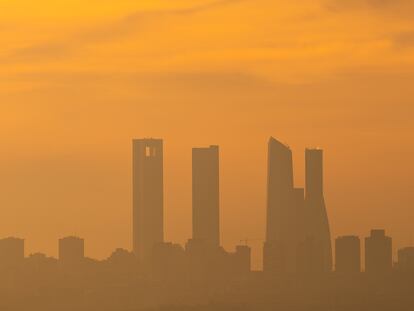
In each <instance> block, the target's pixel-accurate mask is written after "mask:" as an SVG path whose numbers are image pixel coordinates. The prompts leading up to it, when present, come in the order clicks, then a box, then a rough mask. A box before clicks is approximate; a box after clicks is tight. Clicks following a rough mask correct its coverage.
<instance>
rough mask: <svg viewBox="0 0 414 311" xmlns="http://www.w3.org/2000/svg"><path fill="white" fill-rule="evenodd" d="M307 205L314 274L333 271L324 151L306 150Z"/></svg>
mask: <svg viewBox="0 0 414 311" xmlns="http://www.w3.org/2000/svg"><path fill="white" fill-rule="evenodd" d="M305 161H306V178H305V179H306V181H305V182H306V195H305V205H306V209H307V213H308V214H309V222H310V223H309V232H308V235H309V237H310V238H311V240H312V241H313V242H312V243H313V250H312V256H315V257H314V260H313V263H314V266H313V267H312V268H311V269H312V270H313V272H330V271H331V270H332V246H331V234H330V228H329V221H328V215H327V212H326V206H325V199H324V193H323V151H322V150H320V149H306V152H305Z"/></svg>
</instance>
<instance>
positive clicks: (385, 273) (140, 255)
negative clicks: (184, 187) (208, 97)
mask: <svg viewBox="0 0 414 311" xmlns="http://www.w3.org/2000/svg"><path fill="white" fill-rule="evenodd" d="M219 159H220V155H219V147H218V146H214V145H213V146H209V147H205V148H193V150H192V236H191V238H190V239H189V240H188V241H187V243H186V244H185V245H184V246H182V245H180V244H176V243H172V242H168V241H166V240H165V236H164V167H163V165H164V164H163V163H164V159H163V141H162V140H160V139H136V140H133V161H132V162H133V165H132V166H133V174H132V175H133V187H132V189H133V213H132V216H133V228H132V249H131V250H125V249H116V250H115V251H114V252H113V253H112V254H111V255H110V256H109V257H108V258H106V259H105V260H100V261H98V260H94V259H91V258H88V257H87V256H86V254H87V252H85V241H84V240H83V239H82V238H79V237H76V236H69V237H64V238H62V239H59V241H58V243H57V248H58V258H57V259H55V258H52V257H48V256H46V255H45V254H41V253H36V254H31V255H29V256H25V240H23V239H18V238H13V237H10V238H5V239H0V276H1V277H2V280H3V281H0V310H3V309H4V310H27V307H28V306H30V308H31V309H33V310H42V311H45V310H62V311H65V310H85V311H86V310H88V311H91V310H146V309H145V308H147V309H149V310H154V308H155V307H159V306H162V305H168V304H174V305H178V306H181V305H186V304H188V305H193V306H195V305H203V304H205V303H206V302H208V301H210V302H211V301H221V302H222V303H223V304H224V306H225V307H223V310H227V309H229V306H238V307H240V306H241V304H242V303H243V305H245V307H244V308H241V309H240V310H271V309H272V310H273V309H281V310H321V311H324V310H360V309H361V308H362V309H361V310H374V309H375V310H378V311H379V310H391V309H392V310H403V309H401V308H394V306H395V305H394V304H393V303H394V302H395V297H399V299H400V301H401V304H403V305H404V306H407V305H410V306H411V305H412V306H413V307H414V299H411V297H414V295H411V294H410V293H409V289H410V288H414V247H406V248H402V249H400V250H399V251H398V258H397V261H396V262H394V261H393V248H392V239H391V237H389V236H387V234H386V232H385V230H381V229H375V230H372V231H371V233H370V235H369V236H368V237H366V238H365V240H364V241H363V245H362V243H361V240H360V238H359V237H358V236H354V235H348V236H340V237H337V238H336V240H335V245H334V246H335V247H334V254H335V256H333V247H332V245H331V234H330V227H329V221H328V216H327V210H326V206H325V199H324V189H323V188H324V182H323V175H324V174H323V151H322V150H320V149H306V150H305V173H306V176H305V187H304V189H302V188H298V187H296V186H295V183H294V178H293V176H294V173H293V160H292V151H291V149H290V148H289V147H288V146H286V145H285V144H283V143H281V142H279V141H278V140H276V139H274V138H270V140H269V144H268V164H267V165H268V167H267V173H268V174H267V206H266V218H267V219H266V235H265V239H264V244H263V271H252V270H251V249H250V247H249V246H248V245H247V243H246V245H237V246H236V247H235V250H234V251H232V252H229V251H227V250H225V249H224V248H223V247H222V246H221V241H220V174H219V172H220V160H219ZM246 242H247V241H246ZM297 297H300V299H297ZM384 297H387V300H384V299H385V298H384ZM390 305H392V306H393V308H391V309H390V308H389V306H390ZM19 306H20V307H19ZM34 306H36V307H34ZM372 306H377V307H378V306H381V307H382V306H383V307H384V308H383V309H381V308H380V307H378V308H374V309H372V308H371V307H372ZM65 308H66V309H65ZM210 309H211V310H215V307H214V306H213V307H209V310H210ZM173 310H176V309H173ZM195 310H196V309H195ZM203 310H205V309H203ZM220 310H221V309H220ZM237 310H239V309H237ZM404 310H411V309H404Z"/></svg>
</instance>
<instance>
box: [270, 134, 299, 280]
mask: <svg viewBox="0 0 414 311" xmlns="http://www.w3.org/2000/svg"><path fill="white" fill-rule="evenodd" d="M295 201H296V200H295V191H294V188H293V160H292V151H291V150H290V148H289V147H288V146H286V145H284V144H282V143H281V142H279V141H278V140H276V139H275V138H273V137H271V138H270V140H269V144H268V165H267V213H266V241H265V245H264V248H263V270H264V272H265V273H266V274H267V275H272V276H274V275H277V274H286V273H290V272H291V270H292V269H291V268H290V267H292V266H295V265H296V258H294V257H293V256H292V253H293V252H292V251H291V250H293V249H295V240H296V236H297V229H298V228H297V226H296V223H297V215H296V206H295V205H296V202H295Z"/></svg>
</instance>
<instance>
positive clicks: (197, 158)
mask: <svg viewBox="0 0 414 311" xmlns="http://www.w3.org/2000/svg"><path fill="white" fill-rule="evenodd" d="M192 165H193V239H195V240H205V241H206V242H207V243H209V244H210V245H211V246H215V247H218V246H219V245H220V215H219V205H220V203H219V201H220V198H219V192H220V190H219V147H218V146H210V147H209V148H194V149H193V164H192Z"/></svg>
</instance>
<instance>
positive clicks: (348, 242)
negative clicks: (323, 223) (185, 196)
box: [335, 236, 361, 274]
mask: <svg viewBox="0 0 414 311" xmlns="http://www.w3.org/2000/svg"><path fill="white" fill-rule="evenodd" d="M335 271H336V272H338V273H342V274H349V273H358V272H360V271H361V242H360V240H359V237H357V236H341V237H338V238H337V239H336V243H335Z"/></svg>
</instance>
